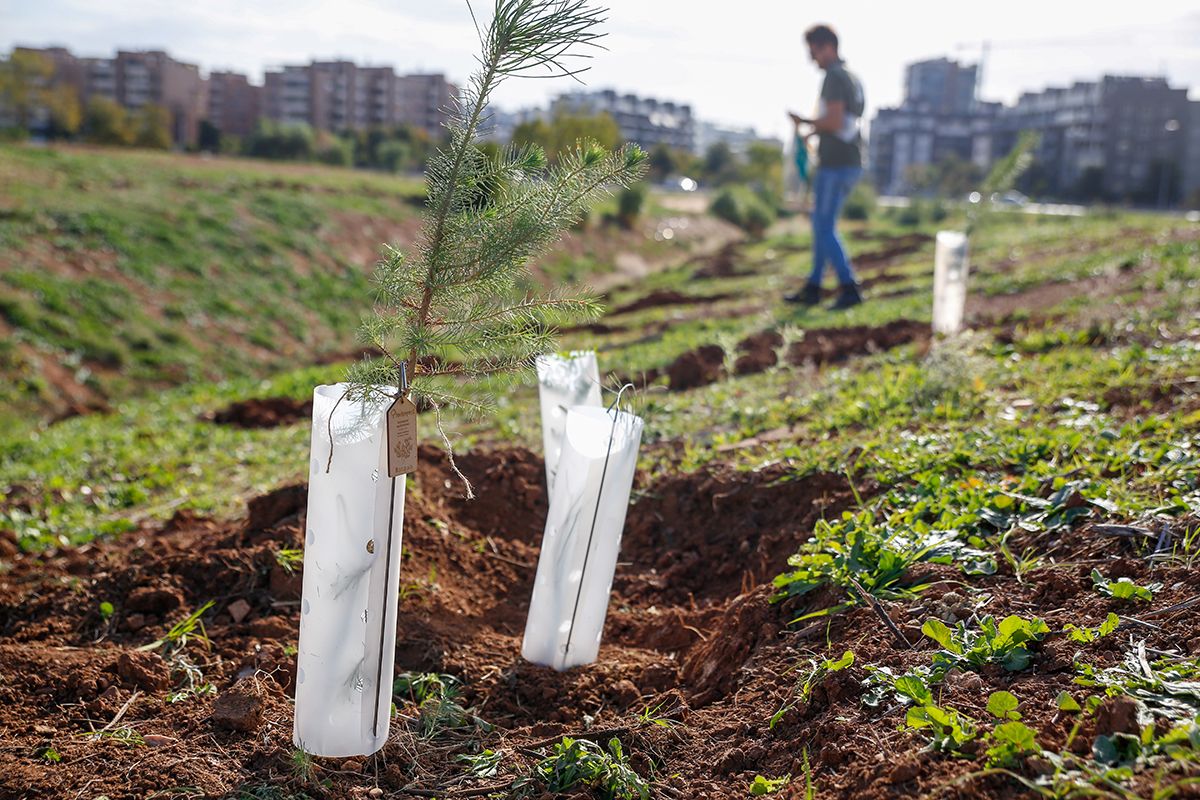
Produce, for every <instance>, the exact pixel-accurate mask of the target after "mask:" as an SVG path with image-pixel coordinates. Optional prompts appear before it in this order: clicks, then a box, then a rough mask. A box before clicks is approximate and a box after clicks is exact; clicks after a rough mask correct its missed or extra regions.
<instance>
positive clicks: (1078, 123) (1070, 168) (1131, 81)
mask: <svg viewBox="0 0 1200 800" xmlns="http://www.w3.org/2000/svg"><path fill="white" fill-rule="evenodd" d="M1190 108H1191V105H1190V104H1189V102H1188V98H1187V90H1186V89H1181V88H1174V87H1171V86H1170V85H1169V84H1168V82H1167V80H1166V79H1165V78H1159V77H1137V76H1115V75H1106V76H1104V77H1103V78H1101V79H1100V80H1099V81H1094V82H1086V81H1080V82H1076V83H1074V84H1072V85H1071V86H1069V87H1051V88H1048V89H1045V90H1043V91H1040V92H1026V93H1025V94H1022V95H1021V97H1020V99H1019V100H1018V101H1017V103H1016V104H1015V105H1013V106H1009V107H1006V108H1004V109H1003V110H1002V112H1001V114H1000V115H999V117H998V118H997V121H996V122H997V124H996V126H995V133H994V142H993V155H994V156H995V157H1000V156H1002V155H1004V154H1005V153H1007V152H1008V150H1009V149H1011V146H1012V143H1013V142H1014V141H1015V140H1016V137H1017V136H1018V135H1019V134H1020V132H1021V131H1026V130H1031V131H1036V132H1037V133H1038V134H1039V136H1040V143H1039V146H1038V150H1037V152H1036V153H1035V157H1036V160H1037V164H1038V167H1037V170H1038V174H1037V176H1036V180H1037V181H1038V182H1039V184H1040V185H1038V186H1037V187H1035V188H1037V189H1038V190H1039V193H1043V194H1047V195H1050V196H1056V197H1064V198H1072V197H1078V198H1089V197H1095V196H1100V197H1103V198H1104V199H1107V200H1112V201H1117V202H1130V201H1132V202H1136V203H1140V204H1143V205H1165V204H1169V203H1174V202H1176V201H1178V200H1179V199H1180V197H1181V186H1180V180H1179V177H1180V175H1181V174H1182V172H1183V167H1184V164H1185V161H1186V156H1187V153H1186V145H1187V138H1188V134H1189V129H1190V127H1191V125H1192V124H1193V121H1192V119H1191V116H1190V111H1189V110H1190ZM1164 194H1165V196H1161V195H1164Z"/></svg>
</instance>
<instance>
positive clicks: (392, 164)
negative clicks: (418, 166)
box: [367, 139, 413, 172]
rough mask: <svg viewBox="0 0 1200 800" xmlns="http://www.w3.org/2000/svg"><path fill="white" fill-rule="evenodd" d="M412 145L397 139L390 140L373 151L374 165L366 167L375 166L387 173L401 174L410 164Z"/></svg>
mask: <svg viewBox="0 0 1200 800" xmlns="http://www.w3.org/2000/svg"><path fill="white" fill-rule="evenodd" d="M412 152H413V149H412V145H410V144H409V143H408V142H402V141H400V140H399V139H390V140H388V141H386V142H383V143H382V144H380V145H379V147H378V149H377V150H376V151H375V158H374V159H373V160H374V161H375V163H374V164H373V165H372V164H368V165H367V166H377V167H379V168H380V169H385V170H387V171H388V172H401V171H402V170H404V169H405V168H406V167H408V165H409V164H411V163H412Z"/></svg>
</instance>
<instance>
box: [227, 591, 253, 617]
mask: <svg viewBox="0 0 1200 800" xmlns="http://www.w3.org/2000/svg"><path fill="white" fill-rule="evenodd" d="M225 610H226V611H228V612H229V616H230V617H232V618H233V621H234V623H239V622H241V621H242V620H244V619H245V618H246V615H247V614H249V613H250V604H249V603H247V602H246V601H245V600H243V599H242V598H240V597H239V598H238V599H237V600H234V601H233V602H232V603H230V604H229V605H227V606H225Z"/></svg>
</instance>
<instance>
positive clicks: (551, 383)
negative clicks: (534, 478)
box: [537, 350, 600, 491]
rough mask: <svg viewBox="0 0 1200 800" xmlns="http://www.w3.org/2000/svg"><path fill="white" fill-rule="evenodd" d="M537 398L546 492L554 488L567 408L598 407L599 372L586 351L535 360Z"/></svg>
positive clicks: (594, 360) (545, 356)
mask: <svg viewBox="0 0 1200 800" xmlns="http://www.w3.org/2000/svg"><path fill="white" fill-rule="evenodd" d="M537 374H538V399H539V400H540V401H541V406H542V445H543V448H544V449H543V450H542V453H543V456H544V458H545V461H546V489H547V491H549V490H551V489H553V487H554V474H555V472H557V470H558V460H559V457H560V456H561V454H562V443H563V430H564V429H565V427H566V424H567V409H569V408H573V407H575V406H599V405H600V370H599V368H598V367H597V366H596V354H595V353H594V352H592V351H590V350H588V351H576V352H572V353H568V354H567V355H566V356H560V355H543V356H538V358H537Z"/></svg>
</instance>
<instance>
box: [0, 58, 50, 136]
mask: <svg viewBox="0 0 1200 800" xmlns="http://www.w3.org/2000/svg"><path fill="white" fill-rule="evenodd" d="M53 74H54V64H53V62H51V61H50V59H48V58H46V57H45V56H43V55H42V54H41V53H32V52H29V51H27V50H14V51H13V52H12V54H11V55H10V56H9V57H8V58H6V59H4V60H3V61H0V107H4V108H6V109H8V110H9V112H10V113H11V114H12V115H13V119H14V120H15V121H16V123H17V127H18V128H20V129H22V130H29V125H30V123H31V122H32V121H33V114H34V111H35V110H36V109H37V108H38V107H40V106H41V105H42V104H43V102H44V94H45V91H46V87H47V82H48V81H49V80H50V76H51V75H53Z"/></svg>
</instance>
